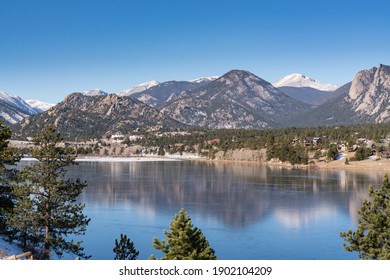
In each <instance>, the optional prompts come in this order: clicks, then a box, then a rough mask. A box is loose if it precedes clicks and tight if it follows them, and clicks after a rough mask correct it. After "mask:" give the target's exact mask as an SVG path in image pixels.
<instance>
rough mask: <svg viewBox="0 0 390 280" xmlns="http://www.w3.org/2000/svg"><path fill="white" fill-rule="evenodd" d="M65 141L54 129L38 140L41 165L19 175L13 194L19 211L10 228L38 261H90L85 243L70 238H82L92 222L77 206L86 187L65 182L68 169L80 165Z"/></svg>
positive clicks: (78, 181) (79, 206) (14, 212)
mask: <svg viewBox="0 0 390 280" xmlns="http://www.w3.org/2000/svg"><path fill="white" fill-rule="evenodd" d="M61 140H62V139H61V137H60V135H59V134H58V133H57V132H56V131H55V130H54V128H52V127H50V126H46V127H45V129H44V130H43V131H41V132H40V133H38V135H37V137H36V138H34V144H35V145H36V147H35V148H34V149H33V151H32V156H33V157H34V158H36V159H37V160H38V162H36V163H34V164H32V165H28V166H26V167H25V168H24V169H23V170H22V171H21V172H20V173H19V180H20V182H19V184H15V185H14V186H13V188H12V192H13V194H14V196H15V207H14V211H13V213H12V214H11V215H10V217H9V220H8V224H9V225H10V226H11V227H12V228H13V229H14V230H15V231H16V232H17V234H16V235H15V236H14V239H15V240H17V241H19V242H20V243H21V244H22V245H23V246H25V247H28V246H31V247H32V248H29V249H33V251H34V254H35V257H36V258H42V259H50V256H51V253H52V252H54V253H56V254H57V256H59V257H61V256H62V255H63V252H67V253H71V254H75V255H77V256H79V257H83V258H88V256H86V255H85V254H84V253H83V247H81V243H82V242H81V241H79V242H75V241H74V240H73V239H72V240H69V238H67V236H69V235H82V234H84V233H85V230H86V227H87V225H88V223H89V221H90V219H88V218H87V217H86V216H85V215H84V214H83V209H84V207H85V205H83V204H80V203H76V198H77V196H78V195H79V194H80V193H81V191H82V190H83V188H84V187H85V186H86V183H85V182H81V181H80V180H79V179H76V180H73V179H65V174H66V170H65V167H67V166H69V165H73V164H76V163H75V158H74V156H72V155H70V153H71V151H70V149H69V148H66V147H62V146H61Z"/></svg>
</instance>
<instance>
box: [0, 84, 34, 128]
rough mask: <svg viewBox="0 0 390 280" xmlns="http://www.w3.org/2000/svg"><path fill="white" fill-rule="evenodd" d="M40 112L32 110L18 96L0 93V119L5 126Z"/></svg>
mask: <svg viewBox="0 0 390 280" xmlns="http://www.w3.org/2000/svg"><path fill="white" fill-rule="evenodd" d="M39 112H40V110H37V109H34V108H32V107H31V106H30V105H29V104H27V103H26V102H25V101H24V100H23V99H22V98H20V97H19V96H16V95H13V94H9V93H6V92H4V91H0V119H2V120H4V122H5V124H7V125H9V124H14V123H17V122H19V121H21V120H22V119H23V118H24V117H27V116H30V115H34V114H37V113H39Z"/></svg>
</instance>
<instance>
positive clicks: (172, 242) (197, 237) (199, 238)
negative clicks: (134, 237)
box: [150, 209, 217, 260]
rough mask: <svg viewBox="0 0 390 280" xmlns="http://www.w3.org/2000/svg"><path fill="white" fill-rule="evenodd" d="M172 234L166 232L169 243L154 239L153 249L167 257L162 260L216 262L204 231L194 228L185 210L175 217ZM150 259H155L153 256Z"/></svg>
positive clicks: (171, 224) (171, 227)
mask: <svg viewBox="0 0 390 280" xmlns="http://www.w3.org/2000/svg"><path fill="white" fill-rule="evenodd" d="M170 230H171V231H170V232H167V231H166V230H165V231H164V234H165V236H166V237H167V241H165V240H162V241H160V240H158V239H157V238H156V237H155V238H154V239H153V247H154V248H155V249H157V250H161V251H162V252H163V253H164V254H165V256H164V257H163V258H162V260H215V259H217V257H216V256H215V252H214V250H213V249H212V248H211V247H210V244H209V242H208V241H207V239H206V237H205V236H204V235H203V233H202V231H201V230H200V229H198V228H197V227H194V225H193V224H192V221H191V219H190V217H189V216H188V214H187V212H186V211H185V210H184V209H181V210H180V213H179V215H175V217H174V219H173V220H172V221H171V223H170ZM150 259H155V258H154V256H153V255H151V256H150Z"/></svg>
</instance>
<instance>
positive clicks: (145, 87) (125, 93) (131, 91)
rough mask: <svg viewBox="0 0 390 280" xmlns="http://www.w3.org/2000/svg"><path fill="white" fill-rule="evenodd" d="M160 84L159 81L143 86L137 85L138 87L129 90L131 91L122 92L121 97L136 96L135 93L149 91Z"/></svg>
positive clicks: (143, 84)
mask: <svg viewBox="0 0 390 280" xmlns="http://www.w3.org/2000/svg"><path fill="white" fill-rule="evenodd" d="M159 84H160V83H159V82H157V81H150V82H146V83H142V84H139V85H136V86H134V87H132V88H129V89H126V90H124V91H122V92H121V93H120V94H119V95H120V96H129V95H132V94H135V93H138V92H141V91H144V90H147V89H149V88H151V87H154V86H157V85H159Z"/></svg>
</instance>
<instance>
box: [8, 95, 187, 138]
mask: <svg viewBox="0 0 390 280" xmlns="http://www.w3.org/2000/svg"><path fill="white" fill-rule="evenodd" d="M46 124H52V125H53V126H54V127H56V128H57V130H58V132H60V133H61V136H62V137H64V138H65V139H75V138H77V139H78V140H81V139H93V138H102V137H103V136H105V135H110V134H112V133H116V132H122V133H131V132H132V131H134V130H137V129H141V130H149V129H151V130H154V129H155V130H159V129H162V130H170V129H176V128H184V127H186V126H185V125H183V124H181V123H179V122H177V121H175V120H173V119H171V118H169V117H167V116H165V115H163V114H162V113H160V112H159V111H158V110H156V109H154V108H152V107H150V106H148V105H146V104H144V103H142V102H140V101H138V100H136V99H133V98H130V97H126V96H122V97H120V96H117V95H115V94H110V95H100V96H99V95H96V96H86V95H84V94H82V93H73V94H70V95H68V96H67V97H66V98H65V100H64V101H62V102H61V103H59V104H57V105H55V106H54V107H52V108H50V109H49V110H48V111H46V112H43V113H41V114H39V115H36V116H31V117H28V118H26V119H24V120H23V121H21V122H20V123H18V124H15V125H14V126H12V131H13V132H14V137H15V138H18V139H25V138H26V137H28V136H34V135H35V134H36V133H37V132H38V131H40V130H42V128H43V127H44V126H45V125H46Z"/></svg>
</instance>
